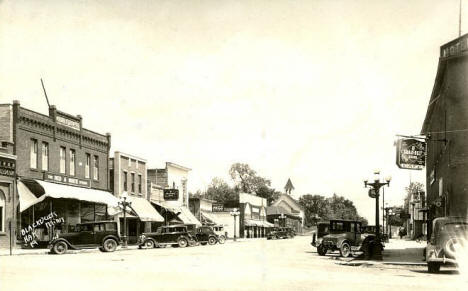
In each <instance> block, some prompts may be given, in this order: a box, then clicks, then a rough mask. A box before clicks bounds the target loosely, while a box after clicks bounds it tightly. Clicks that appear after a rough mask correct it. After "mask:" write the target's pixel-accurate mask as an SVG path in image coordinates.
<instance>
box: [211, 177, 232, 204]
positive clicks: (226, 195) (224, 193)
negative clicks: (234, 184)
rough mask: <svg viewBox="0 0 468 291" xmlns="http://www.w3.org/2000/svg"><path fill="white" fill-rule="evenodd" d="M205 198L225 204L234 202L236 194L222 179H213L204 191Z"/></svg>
mask: <svg viewBox="0 0 468 291" xmlns="http://www.w3.org/2000/svg"><path fill="white" fill-rule="evenodd" d="M205 197H206V198H207V199H211V200H215V201H217V202H225V201H229V200H235V199H236V198H237V194H236V191H234V189H233V188H231V187H230V186H229V185H228V184H227V183H226V182H225V181H224V180H223V179H222V178H218V177H215V178H213V179H212V180H211V183H210V185H209V186H208V188H207V189H206V193H205Z"/></svg>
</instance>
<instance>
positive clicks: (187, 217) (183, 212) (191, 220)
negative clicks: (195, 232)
mask: <svg viewBox="0 0 468 291" xmlns="http://www.w3.org/2000/svg"><path fill="white" fill-rule="evenodd" d="M176 211H178V212H180V214H179V218H180V219H181V220H182V221H183V222H184V223H185V224H195V225H196V226H201V225H202V224H201V223H200V221H198V219H197V218H196V217H195V215H193V214H192V212H190V210H189V209H188V208H187V207H183V206H182V207H176Z"/></svg>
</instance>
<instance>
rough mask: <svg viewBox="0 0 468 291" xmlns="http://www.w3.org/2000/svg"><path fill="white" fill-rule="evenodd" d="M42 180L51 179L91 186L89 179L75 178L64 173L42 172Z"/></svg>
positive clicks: (75, 184)
mask: <svg viewBox="0 0 468 291" xmlns="http://www.w3.org/2000/svg"><path fill="white" fill-rule="evenodd" d="M44 181H52V182H58V183H63V184H69V185H74V186H81V187H91V184H90V182H89V180H83V179H77V178H72V177H67V176H64V175H57V174H52V173H49V172H45V173H44Z"/></svg>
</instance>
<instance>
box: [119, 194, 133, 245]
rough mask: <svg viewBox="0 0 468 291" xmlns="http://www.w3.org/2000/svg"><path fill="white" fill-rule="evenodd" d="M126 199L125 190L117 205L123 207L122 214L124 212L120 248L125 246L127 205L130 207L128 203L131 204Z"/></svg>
mask: <svg viewBox="0 0 468 291" xmlns="http://www.w3.org/2000/svg"><path fill="white" fill-rule="evenodd" d="M127 199H128V193H127V192H123V193H122V195H121V196H120V201H119V205H120V206H121V207H122V209H123V214H124V232H123V237H122V241H123V244H122V248H126V247H127V243H128V242H127V211H126V210H127V207H130V205H132V202H130V201H127Z"/></svg>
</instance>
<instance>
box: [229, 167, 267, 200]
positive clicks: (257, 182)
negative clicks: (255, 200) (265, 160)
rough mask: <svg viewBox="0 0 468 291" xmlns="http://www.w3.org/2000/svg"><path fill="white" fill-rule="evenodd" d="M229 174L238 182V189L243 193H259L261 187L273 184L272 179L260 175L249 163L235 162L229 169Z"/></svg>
mask: <svg viewBox="0 0 468 291" xmlns="http://www.w3.org/2000/svg"><path fill="white" fill-rule="evenodd" d="M229 175H230V176H231V178H232V180H233V181H234V183H235V184H236V186H235V187H236V189H237V190H238V191H240V192H243V193H250V194H257V192H258V191H259V189H260V188H262V187H269V186H270V185H271V181H270V180H268V179H266V178H263V177H260V176H258V175H257V172H255V171H254V170H253V169H251V168H250V166H249V165H248V164H242V163H235V164H233V165H232V166H231V168H230V169H229Z"/></svg>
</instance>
